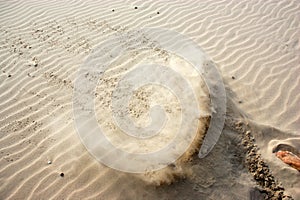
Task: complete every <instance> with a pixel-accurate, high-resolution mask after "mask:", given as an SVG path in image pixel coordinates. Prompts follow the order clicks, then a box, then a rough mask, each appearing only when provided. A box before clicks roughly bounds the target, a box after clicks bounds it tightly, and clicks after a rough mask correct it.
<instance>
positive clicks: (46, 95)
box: [0, 0, 300, 199]
mask: <svg viewBox="0 0 300 200" xmlns="http://www.w3.org/2000/svg"><path fill="white" fill-rule="evenodd" d="M299 10H300V3H299V1H297V0H291V1H277V0H267V1H262V0H257V1H256V0H255V1H246V0H243V1H234V0H231V1H219V0H217V1H216V0H211V1H172V2H167V1H148V2H144V1H127V2H124V1H108V0H107V1H106V0H103V1H66V2H59V1H1V2H0V30H1V36H0V62H1V65H0V67H1V71H0V100H1V101H0V113H1V114H0V136H1V137H0V149H1V150H0V154H1V160H0V199H264V198H269V199H270V198H273V199H279V198H285V199H290V198H293V199H300V191H299V188H300V176H299V172H298V171H297V170H296V169H294V168H292V167H290V166H289V165H287V164H285V163H284V162H282V161H281V160H280V159H279V158H277V157H276V155H275V153H276V151H278V150H287V151H291V152H292V151H294V152H292V153H294V154H295V152H299V151H300V135H299V134H300V133H299V130H300V104H299V101H300V89H299V88H300V81H299V74H300V43H299V35H300V24H299V23H300V12H299ZM144 27H158V28H165V29H169V30H173V31H177V32H179V33H180V34H182V35H185V36H187V37H189V38H190V39H192V40H193V41H194V42H196V43H197V45H199V46H200V47H201V48H202V49H203V51H204V52H205V53H206V55H207V56H209V58H210V59H211V60H212V61H213V62H214V63H215V65H216V66H217V67H218V69H219V71H220V73H221V75H222V78H223V82H224V85H225V89H226V96H227V112H226V116H225V120H226V121H225V126H224V129H223V132H222V134H221V136H220V139H219V140H218V142H217V144H216V146H215V147H214V149H213V150H212V151H211V152H210V154H209V155H208V156H206V157H204V158H202V159H199V158H198V157H197V154H193V155H189V156H188V157H189V159H188V161H184V162H182V163H180V164H179V165H174V166H173V165H172V166H169V168H168V170H166V171H163V172H160V173H158V174H155V176H154V177H155V180H154V181H152V179H151V178H152V177H153V176H152V177H151V174H144V175H137V174H129V173H124V172H119V171H117V170H113V169H111V168H109V167H106V166H105V165H103V164H101V163H99V162H98V161H97V160H96V159H95V158H94V157H93V156H92V155H91V154H90V153H89V152H88V151H87V150H86V148H85V146H84V145H83V143H82V142H81V140H80V138H79V137H78V134H77V131H76V124H75V123H74V115H73V91H74V83H75V79H76V73H77V71H78V69H79V68H80V66H82V64H83V63H84V61H85V60H86V58H87V57H88V56H89V55H90V54H91V52H92V51H93V50H94V49H95V48H96V47H98V45H99V44H101V43H102V42H105V41H106V40H107V38H109V37H110V36H112V35H113V34H123V33H126V32H127V31H130V30H136V29H138V28H144ZM113 47H114V46H113V45H111V46H108V49H113ZM133 57H134V56H127V57H124V58H122V60H121V61H119V62H121V63H122V62H123V63H126V64H128V63H130V62H131V61H132V60H133ZM104 89H105V88H104ZM101 91H102V90H100V92H101ZM104 93H105V91H104ZM98 97H99V96H98ZM204 121H205V120H204ZM282 144H284V145H282ZM278 145H279V146H278ZM197 148H199V147H197ZM197 148H196V149H197ZM49 161H50V162H49ZM62 173H63V174H62Z"/></svg>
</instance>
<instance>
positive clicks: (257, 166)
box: [231, 121, 293, 199]
mask: <svg viewBox="0 0 300 200" xmlns="http://www.w3.org/2000/svg"><path fill="white" fill-rule="evenodd" d="M231 126H233V127H234V128H235V129H236V130H237V131H238V132H240V133H241V134H242V140H241V144H242V146H243V148H244V150H245V160H244V162H245V165H246V167H247V168H248V170H249V172H250V173H251V174H252V176H253V178H254V180H255V181H256V183H257V184H258V185H259V186H260V188H259V191H260V193H261V194H263V195H262V196H264V198H265V199H293V198H292V197H291V196H289V195H286V194H285V189H284V188H283V186H282V184H281V183H280V182H278V181H277V180H276V179H275V177H274V176H273V175H272V172H271V171H270V169H269V166H268V164H267V163H266V162H265V161H264V160H263V159H262V157H261V155H260V153H259V148H258V147H257V145H256V144H255V138H254V136H253V135H252V133H251V129H250V128H249V126H248V125H247V123H246V122H243V121H232V122H231Z"/></svg>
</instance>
